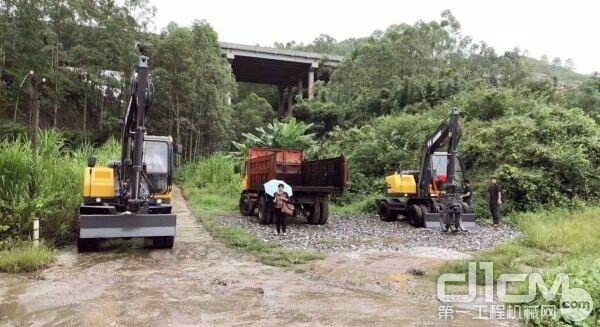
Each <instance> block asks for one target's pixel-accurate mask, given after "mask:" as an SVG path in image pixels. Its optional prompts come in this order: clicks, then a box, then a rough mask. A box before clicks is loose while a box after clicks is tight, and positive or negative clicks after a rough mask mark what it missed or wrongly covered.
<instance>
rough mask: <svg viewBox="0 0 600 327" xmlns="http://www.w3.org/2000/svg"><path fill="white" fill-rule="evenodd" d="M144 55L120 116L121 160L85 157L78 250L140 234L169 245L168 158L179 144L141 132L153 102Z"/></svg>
mask: <svg viewBox="0 0 600 327" xmlns="http://www.w3.org/2000/svg"><path fill="white" fill-rule="evenodd" d="M152 90H153V87H152V85H151V82H150V80H149V79H148V57H146V56H140V60H139V64H138V68H137V77H136V79H135V80H134V82H133V84H132V92H131V98H130V100H129V105H128V107H127V110H126V112H125V116H124V118H123V130H122V134H121V160H118V161H111V162H109V163H108V165H107V166H96V158H95V157H90V158H89V159H88V167H87V168H86V169H85V171H84V174H83V203H82V204H81V206H80V207H79V235H78V238H77V249H78V250H79V251H81V252H83V251H95V250H98V249H99V245H100V241H101V240H102V239H110V238H126V239H127V238H132V237H142V238H144V239H145V241H147V242H145V243H146V244H147V246H152V247H154V248H172V247H173V242H174V239H175V229H176V222H177V217H176V216H175V214H173V213H172V212H171V204H170V200H171V185H172V181H173V178H172V176H173V157H174V155H175V154H181V152H182V149H181V146H180V145H177V144H173V139H172V138H171V137H170V136H152V135H147V134H146V129H145V126H144V121H145V117H146V114H147V113H148V111H149V109H150V104H151V102H152Z"/></svg>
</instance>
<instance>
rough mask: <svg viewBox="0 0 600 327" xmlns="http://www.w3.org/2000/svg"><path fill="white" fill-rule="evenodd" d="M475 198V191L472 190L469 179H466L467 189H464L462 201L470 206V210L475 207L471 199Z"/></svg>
mask: <svg viewBox="0 0 600 327" xmlns="http://www.w3.org/2000/svg"><path fill="white" fill-rule="evenodd" d="M472 197H473V191H472V190H471V183H470V182H469V180H468V179H465V187H464V188H463V195H462V200H463V202H464V203H466V204H468V205H469V208H470V207H472V206H473V202H472V200H471V198H472Z"/></svg>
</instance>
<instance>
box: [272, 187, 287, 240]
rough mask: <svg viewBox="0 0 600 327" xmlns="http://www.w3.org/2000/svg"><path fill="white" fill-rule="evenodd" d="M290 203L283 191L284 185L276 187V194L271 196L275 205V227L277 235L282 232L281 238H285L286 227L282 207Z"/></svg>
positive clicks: (285, 218)
mask: <svg viewBox="0 0 600 327" xmlns="http://www.w3.org/2000/svg"><path fill="white" fill-rule="evenodd" d="M289 201H290V196H289V195H288V193H287V192H286V191H285V190H284V185H283V184H279V185H277V192H275V193H274V194H273V203H275V226H276V228H277V235H279V234H280V233H281V232H283V236H286V235H287V233H286V227H287V215H286V214H285V213H284V212H283V211H282V210H283V207H284V206H286V205H287V204H288V202H289Z"/></svg>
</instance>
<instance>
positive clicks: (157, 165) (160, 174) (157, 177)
mask: <svg viewBox="0 0 600 327" xmlns="http://www.w3.org/2000/svg"><path fill="white" fill-rule="evenodd" d="M144 164H145V165H146V173H147V175H148V180H149V181H150V184H151V185H150V189H151V191H152V193H154V194H163V193H167V191H168V190H169V185H168V181H169V170H170V169H169V168H170V164H169V144H168V143H167V142H163V141H144Z"/></svg>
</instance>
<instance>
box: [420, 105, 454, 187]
mask: <svg viewBox="0 0 600 327" xmlns="http://www.w3.org/2000/svg"><path fill="white" fill-rule="evenodd" d="M459 116H460V115H459V112H458V109H457V108H454V109H453V110H452V113H451V114H450V116H448V118H446V119H445V120H444V121H443V122H442V123H441V124H440V126H439V127H438V128H437V129H436V130H435V132H433V133H432V134H431V135H430V136H429V137H428V138H427V139H426V140H425V142H424V143H423V151H422V153H421V171H420V172H419V190H418V193H419V196H420V197H424V198H425V197H428V193H429V186H430V185H433V177H434V176H433V172H432V171H431V160H432V157H433V155H434V153H435V152H436V151H437V150H439V149H440V148H441V147H443V146H444V145H445V144H447V145H448V166H447V169H446V172H447V174H448V175H447V177H446V178H447V179H446V184H448V183H454V181H455V173H456V160H457V157H458V142H459V140H460V136H461V129H460V124H459Z"/></svg>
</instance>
